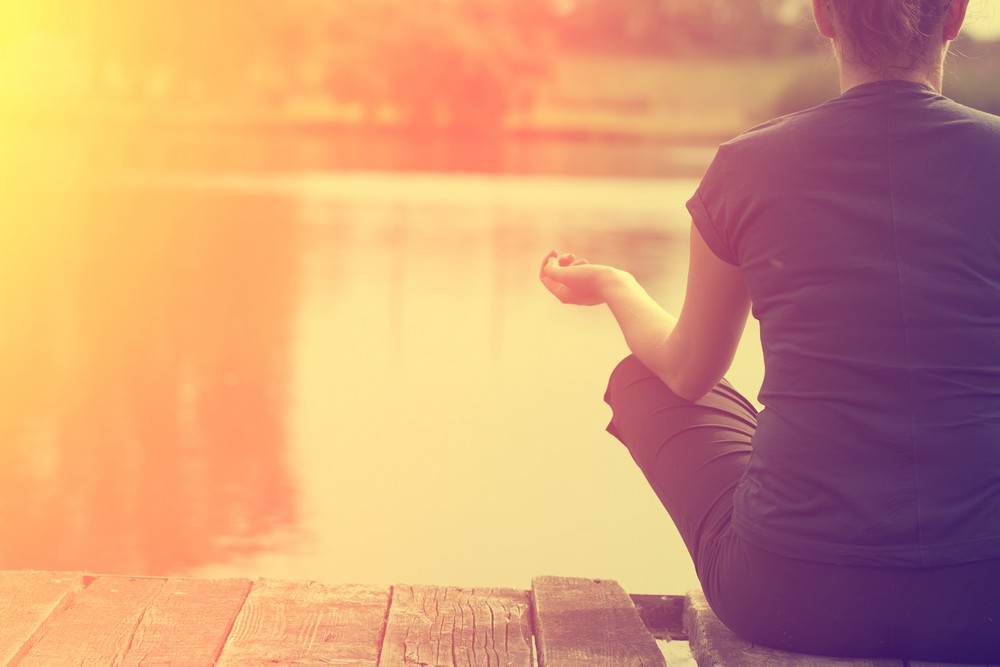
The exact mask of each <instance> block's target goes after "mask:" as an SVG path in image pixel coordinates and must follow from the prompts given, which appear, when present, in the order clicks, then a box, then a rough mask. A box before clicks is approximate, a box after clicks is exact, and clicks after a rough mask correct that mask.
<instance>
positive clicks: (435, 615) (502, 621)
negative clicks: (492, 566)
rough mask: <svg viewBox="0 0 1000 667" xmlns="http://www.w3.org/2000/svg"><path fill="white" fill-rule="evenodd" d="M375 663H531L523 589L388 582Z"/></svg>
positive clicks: (389, 666) (434, 666) (424, 666)
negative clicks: (390, 585)
mask: <svg viewBox="0 0 1000 667" xmlns="http://www.w3.org/2000/svg"><path fill="white" fill-rule="evenodd" d="M379 665H380V666H381V667H404V666H405V667H416V666H418V665H419V666H421V667H438V666H441V667H444V666H447V667H452V666H454V667H479V666H480V665H481V666H482V667H532V666H533V665H534V656H533V650H532V642H531V600H530V597H529V595H528V592H527V591H518V590H512V589H506V588H455V587H451V588H449V587H438V586H394V587H393V589H392V605H391V606H390V608H389V623H388V626H387V627H386V633H385V641H384V642H383V643H382V658H381V660H380V662H379Z"/></svg>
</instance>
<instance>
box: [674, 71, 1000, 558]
mask: <svg viewBox="0 0 1000 667" xmlns="http://www.w3.org/2000/svg"><path fill="white" fill-rule="evenodd" d="M688 208H689V210H690V211H691V214H692V216H693V219H694V223H695V225H696V226H697V227H698V229H699V231H700V232H701V234H702V236H703V237H704V239H705V241H706V242H707V244H708V245H709V247H711V248H712V250H713V251H714V252H715V254H716V255H717V256H718V257H719V258H721V259H722V260H724V261H726V262H729V263H731V264H735V265H737V266H739V267H740V269H741V271H742V274H743V276H744V279H745V280H746V284H747V288H748V290H749V292H750V296H751V298H752V300H753V314H754V317H756V318H757V319H758V320H760V325H761V326H760V329H761V341H762V345H763V350H764V361H765V369H766V372H765V378H764V383H763V387H762V389H761V392H760V401H761V403H763V405H764V406H765V407H764V410H763V411H762V413H761V414H760V417H759V423H758V428H757V432H756V435H755V437H754V450H753V454H752V456H751V459H750V464H749V467H748V470H747V472H746V474H745V476H744V477H743V479H742V480H741V482H740V484H739V486H738V488H737V491H736V496H735V513H734V527H735V529H736V530H737V532H738V533H739V534H740V535H741V536H742V537H743V538H744V539H747V540H749V541H750V542H752V543H754V544H756V545H757V546H759V547H761V548H764V549H767V550H770V551H773V552H776V553H780V554H783V555H787V556H790V557H795V558H801V559H806V560H813V561H823V562H832V563H844V564H858V565H875V566H926V565H941V564H949V563H959V562H967V561H974V560H981V559H987V558H995V557H1000V118H998V117H996V116H992V115H989V114H985V113H982V112H979V111H975V110H972V109H969V108H967V107H964V106H962V105H959V104H957V103H955V102H953V101H951V100H949V99H947V98H945V97H942V96H940V95H938V94H937V93H936V92H934V91H933V90H932V89H930V88H928V87H926V86H922V85H920V84H916V83H911V82H906V81H881V82H877V83H871V84H865V85H862V86H858V87H856V88H853V89H851V90H849V91H847V92H846V93H845V94H843V95H841V96H840V97H838V98H836V99H833V100H830V101H829V102H826V103H825V104H822V105H820V106H818V107H815V108H813V109H809V110H807V111H803V112H800V113H796V114H792V115H789V116H785V117H782V118H779V119H777V120H774V121H771V122H769V123H766V124H764V125H761V126H759V127H756V128H754V129H752V130H749V131H748V132H746V133H744V134H742V135H740V136H739V137H737V138H736V139H733V140H732V141H730V142H727V143H726V144H723V145H722V146H721V147H720V148H719V152H718V154H717V155H716V158H715V160H714V161H713V163H712V165H711V166H710V168H709V170H708V172H707V174H706V175H705V178H704V180H703V181H702V183H701V186H700V187H699V189H698V191H697V193H696V194H695V195H694V197H692V199H691V201H690V202H688Z"/></svg>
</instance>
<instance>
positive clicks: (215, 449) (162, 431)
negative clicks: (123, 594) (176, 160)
mask: <svg viewBox="0 0 1000 667" xmlns="http://www.w3.org/2000/svg"><path fill="white" fill-rule="evenodd" d="M21 195H22V196H21V197H20V199H19V200H18V199H16V198H15V200H13V201H8V204H7V206H6V208H7V209H8V210H7V211H6V215H4V218H5V223H4V225H3V227H2V233H3V236H4V237H5V238H4V239H3V243H2V248H0V253H2V255H3V258H2V264H3V266H4V276H3V281H2V284H0V320H2V322H3V326H2V334H0V336H2V338H0V341H2V342H0V383H2V386H3V387H4V391H3V398H2V400H0V441H2V444H0V457H2V465H0V568H8V569H14V568H30V569H85V570H90V571H98V572H128V573H135V574H165V573H170V572H177V571H179V570H182V569H184V568H185V567H189V566H192V565H197V564H201V563H204V562H208V561H212V560H215V559H218V558H223V557H225V556H224V554H227V553H229V552H232V551H233V550H239V549H252V548H254V545H255V544H256V541H257V540H258V539H259V538H260V537H261V536H263V535H266V534H267V533H269V532H271V531H273V530H274V529H275V528H276V527H280V526H282V525H284V524H288V523H291V522H293V521H294V519H295V503H294V495H293V493H292V488H291V486H290V484H289V480H288V471H287V470H286V467H285V464H284V460H283V458H282V448H283V447H284V442H285V437H286V435H285V414H286V405H285V404H286V402H287V398H286V393H287V377H286V375H287V369H288V355H289V351H288V336H289V331H288V329H289V324H290V322H291V320H292V317H291V312H292V311H293V309H294V308H295V303H294V299H295V297H296V294H297V291H296V289H295V288H294V282H295V281H296V279H297V278H296V275H297V274H296V266H295V260H296V255H295V251H296V247H295V246H296V243H297V240H296V233H297V232H296V227H295V225H294V224H290V223H289V222H288V221H287V220H285V219H283V216H281V215H280V211H278V210H276V209H280V208H281V206H282V204H280V203H279V202H278V201H277V200H274V199H267V198H259V199H257V200H255V201H254V202H253V204H252V205H247V203H246V202H239V203H238V210H233V209H232V206H233V205H234V202H232V200H226V199H215V200H213V203H212V206H211V207H210V208H206V207H205V202H204V200H203V198H199V197H197V196H195V195H192V194H187V195H185V194H182V193H177V192H173V193H170V194H166V193H164V192H158V193H157V192H153V191H141V190H132V191H130V192H128V193H124V192H120V191H119V192H115V191H110V190H107V189H101V190H97V191H92V190H88V191H83V190H80V189H74V188H72V187H63V188H60V187H53V184H52V183H48V184H45V185H44V186H39V187H38V189H37V190H35V191H31V192H23V193H21Z"/></svg>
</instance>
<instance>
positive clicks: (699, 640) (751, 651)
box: [684, 591, 903, 667]
mask: <svg viewBox="0 0 1000 667" xmlns="http://www.w3.org/2000/svg"><path fill="white" fill-rule="evenodd" d="M684 624H685V626H686V627H687V631H688V637H689V638H690V644H691V653H692V654H693V655H694V657H695V660H697V661H698V665H699V667H728V666H729V665H742V666H743V667H903V661H902V660H890V659H884V660H883V659H877V660H876V659H851V658H830V657H827V656H818V655H806V654H802V653H789V652H787V651H778V650H776V649H772V648H767V647H765V646H758V645H755V644H751V643H750V642H748V641H746V640H744V639H741V638H740V637H738V636H736V635H735V634H733V632H732V631H730V630H729V628H727V627H726V626H725V625H723V624H722V621H720V620H719V619H718V618H717V617H716V616H715V614H714V613H713V612H712V609H711V608H710V607H709V606H708V601H707V600H706V599H705V596H704V594H703V593H702V592H701V591H692V592H690V593H688V604H687V607H686V608H685V610H684Z"/></svg>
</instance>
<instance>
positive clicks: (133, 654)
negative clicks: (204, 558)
mask: <svg viewBox="0 0 1000 667" xmlns="http://www.w3.org/2000/svg"><path fill="white" fill-rule="evenodd" d="M249 592H250V580H249V579H214V580H197V579H171V580H169V581H167V582H166V584H165V585H164V586H163V589H162V590H161V591H160V592H159V594H158V595H157V596H156V597H155V598H154V599H153V600H152V602H151V603H150V605H149V607H148V608H147V609H146V611H145V613H144V614H143V616H142V620H141V621H140V622H139V625H138V627H137V628H136V631H135V635H134V637H133V639H132V644H131V646H130V647H129V650H128V653H127V654H126V656H125V659H124V661H123V662H122V665H123V667H131V666H133V665H134V666H136V667H138V666H139V665H155V664H163V665H170V664H173V665H190V667H201V666H204V667H210V666H211V665H214V664H215V660H216V658H218V657H219V653H220V652H221V651H222V647H223V645H224V644H225V642H226V638H227V637H228V636H229V632H230V630H231V629H232V627H233V623H234V621H235V620H236V615H237V614H238V613H239V612H240V609H241V608H242V606H243V601H244V600H246V597H247V594H248V593H249Z"/></svg>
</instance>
